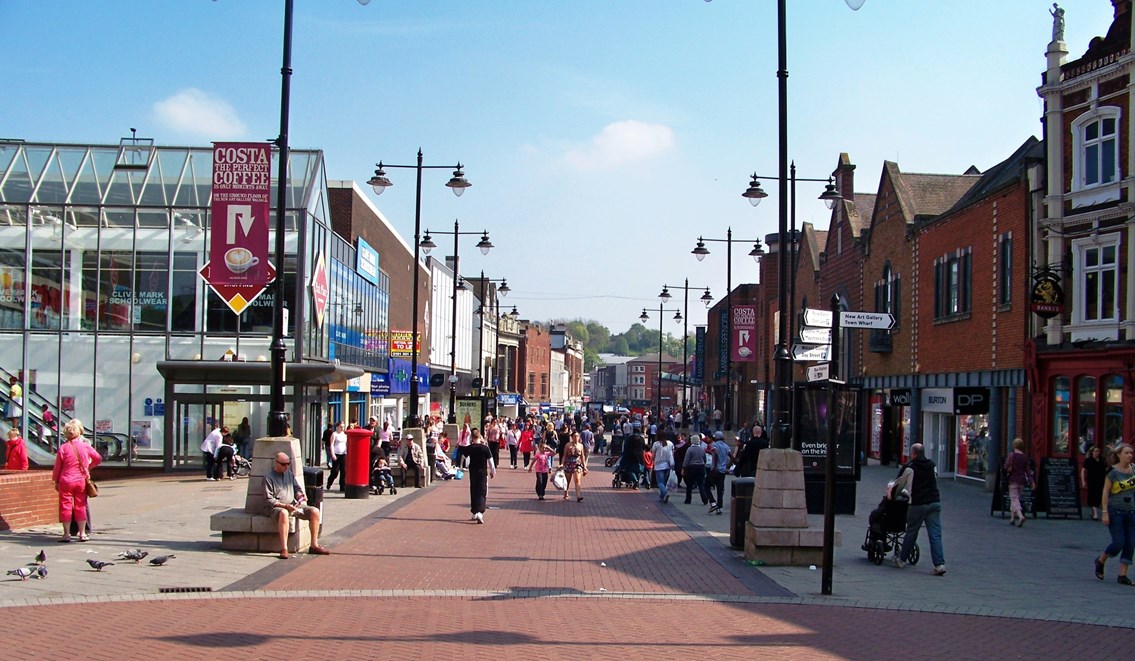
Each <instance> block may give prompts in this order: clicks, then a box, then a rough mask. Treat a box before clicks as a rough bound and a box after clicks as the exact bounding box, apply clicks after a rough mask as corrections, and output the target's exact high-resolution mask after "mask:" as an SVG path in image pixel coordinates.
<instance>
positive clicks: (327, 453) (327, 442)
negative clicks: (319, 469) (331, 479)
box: [320, 422, 335, 468]
mask: <svg viewBox="0 0 1135 661" xmlns="http://www.w3.org/2000/svg"><path fill="white" fill-rule="evenodd" d="M334 433H335V423H333V422H328V423H327V429H324V430H323V437H322V438H321V439H320V443H321V444H322V445H323V458H324V460H325V461H326V462H327V467H328V468H331V467H332V466H333V465H335V457H334V456H333V455H332V454H331V435H332V434H334Z"/></svg>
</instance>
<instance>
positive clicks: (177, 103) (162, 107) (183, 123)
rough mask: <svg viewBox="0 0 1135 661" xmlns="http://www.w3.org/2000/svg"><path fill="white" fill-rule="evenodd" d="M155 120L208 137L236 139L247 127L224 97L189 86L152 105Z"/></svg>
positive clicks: (182, 131) (172, 127)
mask: <svg viewBox="0 0 1135 661" xmlns="http://www.w3.org/2000/svg"><path fill="white" fill-rule="evenodd" d="M154 118H155V119H156V120H157V123H158V124H160V125H162V126H165V127H166V128H169V129H172V130H174V131H177V132H179V133H188V134H192V135H194V136H200V137H202V138H207V139H210V140H227V139H231V138H239V137H241V136H243V135H244V134H245V132H246V131H247V130H248V129H247V127H246V126H245V125H244V122H242V121H240V117H237V114H236V110H234V109H233V107H232V106H231V105H229V103H228V102H227V101H225V100H224V99H221V98H219V97H216V96H213V95H211V94H209V93H207V92H202V91H201V90H199V89H196V88H193V87H190V88H187V89H183V90H181V91H179V92H177V93H176V94H174V95H173V96H171V97H169V98H167V99H163V100H161V101H158V102H157V103H155V104H154Z"/></svg>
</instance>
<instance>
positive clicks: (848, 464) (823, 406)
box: [792, 387, 859, 475]
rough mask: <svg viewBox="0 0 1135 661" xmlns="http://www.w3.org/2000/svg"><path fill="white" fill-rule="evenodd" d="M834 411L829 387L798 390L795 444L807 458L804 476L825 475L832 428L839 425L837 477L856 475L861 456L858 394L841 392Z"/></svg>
mask: <svg viewBox="0 0 1135 661" xmlns="http://www.w3.org/2000/svg"><path fill="white" fill-rule="evenodd" d="M836 395H837V397H838V398H839V400H840V401H839V404H838V405H837V406H836V407H835V408H834V410H833V409H832V407H831V405H830V397H831V391H830V390H828V389H827V388H819V387H800V388H797V389H796V419H797V421H796V431H795V433H794V435H793V439H792V441H793V443H794V444H795V445H796V446H797V447H798V449H799V450H800V454H801V455H803V459H804V473H805V474H808V473H812V474H817V475H823V474H824V471H825V470H826V468H825V464H826V461H827V455H828V425H830V424H835V425H836V474H837V475H855V468H856V457H857V455H858V451H857V448H858V447H859V442H858V424H857V421H856V411H857V410H858V408H857V407H858V397H857V393H856V392H855V391H852V390H839V391H837V393H836Z"/></svg>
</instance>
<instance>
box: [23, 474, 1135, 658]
mask: <svg viewBox="0 0 1135 661" xmlns="http://www.w3.org/2000/svg"><path fill="white" fill-rule="evenodd" d="M588 477H589V479H588V485H587V488H586V490H585V493H584V496H585V498H584V501H583V502H582V503H577V502H575V501H574V500H570V501H566V502H565V501H563V500H558V499H555V498H558V496H559V495H560V494H559V493H558V492H555V491H551V492H549V496H550V498H549V500H548V501H545V502H540V501H537V500H536V499H535V497H534V494H533V492H532V482H533V477H532V476H531V475H530V474H527V473H523V472H521V471H511V470H508V469H505V470H502V471H501V472H500V473H499V474H498V477H497V479H496V480H493V481H492V482H491V483H490V490H489V505H490V507H491V508H494V509H490V510H489V512H488V513H487V515H486V524H485V525H477V524H475V523H472V522H470V521H468V517H469V512H468V489H467V483H465V482H450V483H445V484H440V485H437V486H435V487H431V488H429V489H426V490H423V491H420V492H416V493H411V495H409V496H408V497H405V498H402V499H400V500H399V501H397V502H395V503H391V504H387V505H386V506H385V507H383V508H381V509H376V510H374V509H372V510H370V511H367V512H366V513H362V514H360V515H359V517H358V521H357V522H355V523H354V524H351V525H348V526H346V527H345V528H342V529H340V530H339V531H338V532H334V533H332V534H330V535H328V537H327V541H328V542H329V543H330V544H331V545H332V547H333V550H334V554H333V555H331V556H329V557H318V558H317V557H304V558H300V559H295V560H289V561H269V562H265V561H264V560H263V559H262V560H261V561H259V562H258V563H257V564H256V565H255V567H254V568H253V569H251V570H250V573H248V575H246V576H244V577H243V578H240V579H239V580H236V581H234V582H232V583H230V584H229V585H228V587H227V588H226V591H221V592H214V593H211V594H204V595H201V594H186V595H169V596H160V595H156V594H152V593H133V594H111V595H106V596H101V597H100V596H89V597H76V598H67V597H58V598H50V599H42V598H41V599H38V600H37V599H29V605H28V606H19V605H17V604H18V600H17V599H12V600H9V602H8V603H9V604H10V605H9V607H7V608H4V609H3V611H2V612H3V615H4V619H5V626H6V629H7V630H8V631H10V632H27V634H26V635H24V636H22V637H19V636H17V635H10V636H9V639H10V640H14V639H16V638H17V637H18V639H19V640H20V643H19V644H18V645H17V646H11V647H8V648H6V649H5V650H4V654H3V656H4V658H11V659H25V658H27V659H32V658H34V659H44V658H61V657H63V656H64V655H71V654H74V653H75V652H76V651H79V652H80V653H81V654H82V655H83V656H84V657H87V658H91V659H113V660H115V661H117V660H119V659H132V658H147V659H149V658H159V657H160V658H165V659H198V658H217V657H218V656H220V655H222V654H223V655H227V656H234V657H236V658H294V657H297V656H309V655H316V656H318V657H319V658H344V657H355V658H423V657H427V655H428V656H429V657H430V658H436V657H438V656H439V655H440V656H441V658H448V657H452V656H456V655H460V656H461V657H464V658H472V659H480V658H493V659H511V658H531V657H532V656H533V655H554V654H557V653H559V654H564V653H566V654H571V655H573V656H574V657H575V658H587V659H607V658H619V659H626V658H635V659H637V658H681V657H683V656H699V657H701V656H705V655H706V654H710V655H712V656H713V657H714V658H721V659H732V658H752V657H753V656H754V654H760V655H766V654H767V655H772V658H785V659H891V658H895V659H904V660H906V659H937V658H942V659H947V658H948V659H958V658H965V659H982V658H989V659H1013V658H1020V659H1026V658H1027V659H1033V658H1105V655H1113V656H1117V657H1118V656H1120V655H1124V656H1126V655H1127V654H1128V653H1129V651H1130V650H1131V649H1132V648H1133V646H1135V629H1133V628H1130V627H1122V626H1119V627H1107V626H1100V625H1093V624H1085V623H1077V622H1070V621H1051V620H1040V619H1029V618H1013V617H1004V616H997V615H1004V613H999V612H997V611H994V610H992V609H980V608H968V607H958V608H957V610H958V611H961V612H959V613H950V612H942V611H943V610H948V609H939V610H938V611H937V612H927V611H919V610H918V609H919V607H920V599H919V597H918V594H917V593H916V592H915V590H917V589H918V588H917V583H915V582H911V583H910V584H909V586H908V588H909V590H910V595H909V601H906V602H904V601H901V599H902V598H903V597H904V595H902V594H896V595H895V597H896V599H894V600H892V601H890V602H887V603H886V604H880V606H882V607H871V606H872V604H871V603H870V602H869V601H864V600H860V601H858V602H856V603H855V604H852V605H848V604H847V603H846V602H839V601H832V600H830V599H829V600H827V601H825V600H823V599H820V598H817V597H814V596H808V594H807V593H805V592H798V594H801V595H803V596H799V597H798V596H795V595H793V594H792V593H790V592H788V591H787V590H785V589H784V588H782V587H780V586H778V585H776V584H775V583H772V582H771V581H770V580H768V579H767V577H766V576H765V575H764V573H763V572H761V571H759V570H757V569H756V568H752V567H746V566H745V565H744V564H743V563H741V562H740V561H739V560H738V559H737V558H736V556H735V555H734V554H722V553H716V552H713V548H720V545H718V546H717V547H713V544H717V542H716V540H713V539H710V540H709V542H708V543H707V542H706V541H705V539H704V535H703V536H702V537H703V538H702V539H700V540H696V539H695V535H693V534H692V533H691V532H689V531H690V525H689V518H686V519H683V517H686V516H687V515H686V514H676V511H677V510H678V508H676V507H675V506H674V504H673V503H671V505H669V506H659V504H658V503H657V500H656V498H657V495H656V493H655V492H649V491H648V492H642V491H640V492H632V491H627V490H613V489H611V488H610V481H609V476H608V474H607V472H606V471H603V470H602V469H596V470H593V471H592V473H591V475H589V476H588ZM553 497H554V498H553ZM352 506H354V507H357V504H355V505H352ZM358 511H360V512H361V511H362V510H358ZM691 516H692V515H691ZM703 518H707V519H709V520H711V521H713V522H714V524H720V520H719V517H703ZM676 522H677V523H679V524H680V525H675V523H676ZM849 525H857V524H849ZM852 538H854V535H852ZM711 547H712V548H711ZM216 557H217V558H218V559H222V558H224V557H225V556H224V555H223V554H218V555H217V556H216ZM604 564H605V565H606V566H603V565H604ZM128 569H131V568H128ZM869 571H881V570H879V569H878V568H874V567H870V568H869ZM122 573H125V572H122ZM894 574H899V572H894ZM811 576H812V577H814V576H816V575H815V574H811ZM99 578H112V577H111V576H102V575H100V576H99ZM49 580H50V579H49ZM941 585H945V584H941ZM1088 585H1091V586H1093V587H1094V586H1095V585H1096V583H1095V582H1094V579H1092V582H1090V583H1088ZM971 587H972V589H978V586H971ZM988 602H989V603H990V604H991V605H992V604H995V603H996V602H997V597H996V595H993V594H990V595H989V596H988ZM836 603H839V604H840V605H832V604H836ZM46 622H54V623H66V626H65V629H66V630H67V632H68V633H67V635H66V636H61V635H56V634H52V633H50V631H51V627H49V626H47V625H45V623H46ZM32 632H38V633H34V634H33V633H32Z"/></svg>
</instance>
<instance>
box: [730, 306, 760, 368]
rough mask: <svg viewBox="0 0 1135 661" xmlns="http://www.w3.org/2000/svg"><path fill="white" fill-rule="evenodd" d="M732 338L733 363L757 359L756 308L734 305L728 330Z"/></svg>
mask: <svg viewBox="0 0 1135 661" xmlns="http://www.w3.org/2000/svg"><path fill="white" fill-rule="evenodd" d="M729 333H730V334H731V335H732V336H733V342H732V347H731V349H732V352H733V355H732V359H733V362H735V363H747V362H753V361H755V360H756V359H757V308H756V306H754V305H734V306H733V323H732V324H731V326H730V328H729Z"/></svg>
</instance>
